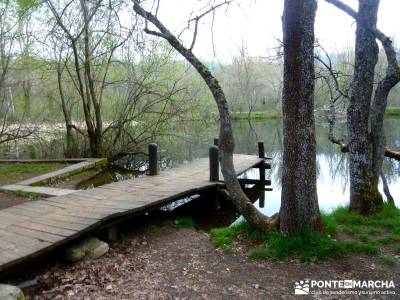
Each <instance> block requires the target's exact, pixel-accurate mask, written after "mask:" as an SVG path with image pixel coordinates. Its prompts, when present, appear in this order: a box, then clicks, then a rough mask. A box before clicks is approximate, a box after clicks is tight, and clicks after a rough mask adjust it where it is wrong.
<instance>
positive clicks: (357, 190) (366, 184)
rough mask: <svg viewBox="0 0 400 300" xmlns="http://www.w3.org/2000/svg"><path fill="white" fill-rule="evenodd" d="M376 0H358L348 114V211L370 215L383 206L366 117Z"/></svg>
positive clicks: (374, 55)
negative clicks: (375, 173)
mask: <svg viewBox="0 0 400 300" xmlns="http://www.w3.org/2000/svg"><path fill="white" fill-rule="evenodd" d="M378 7H379V1H377V0H360V1H359V8H358V17H357V29H356V44H355V63H354V64H355V66H354V74H353V82H352V95H351V97H350V105H349V108H348V111H347V130H348V136H349V163H350V210H352V211H356V212H358V213H361V214H370V213H373V212H375V211H377V210H379V209H380V208H381V207H382V205H383V199H382V195H381V194H380V193H379V191H378V182H377V181H376V177H375V176H374V172H373V168H372V141H371V136H370V134H369V130H368V128H369V116H370V105H371V97H372V92H373V84H374V72H375V65H376V63H377V62H378V52H379V49H378V45H377V43H376V40H375V34H374V30H375V28H376V22H377V13H378Z"/></svg>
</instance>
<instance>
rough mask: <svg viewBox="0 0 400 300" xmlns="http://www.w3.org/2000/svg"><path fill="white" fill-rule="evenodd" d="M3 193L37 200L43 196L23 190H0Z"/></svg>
mask: <svg viewBox="0 0 400 300" xmlns="http://www.w3.org/2000/svg"><path fill="white" fill-rule="evenodd" d="M2 192H3V193H4V194H7V195H10V196H14V197H21V198H28V199H30V200H37V199H40V198H43V196H42V195H41V194H36V193H31V192H23V191H5V190H3V191H2Z"/></svg>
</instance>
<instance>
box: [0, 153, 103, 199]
mask: <svg viewBox="0 0 400 300" xmlns="http://www.w3.org/2000/svg"><path fill="white" fill-rule="evenodd" d="M6 162H7V163H31V164H32V163H51V162H61V163H74V164H71V165H69V166H66V167H64V168H62V169H59V170H56V171H53V172H49V173H46V174H43V175H39V176H36V177H33V178H29V179H26V180H23V181H20V182H17V183H15V184H8V185H3V186H0V190H3V191H20V192H26V193H35V194H39V195H42V196H46V197H48V196H64V195H68V194H72V193H75V192H76V191H75V190H70V189H58V188H51V187H47V186H42V185H43V184H46V183H49V182H51V181H52V180H54V179H58V178H64V177H67V176H71V175H74V174H78V173H81V172H82V171H84V170H89V169H92V168H95V167H97V166H101V165H102V164H105V163H106V162H107V160H106V159H105V158H84V159H58V160H57V159H53V160H29V159H28V160H0V163H6ZM35 185H39V186H35Z"/></svg>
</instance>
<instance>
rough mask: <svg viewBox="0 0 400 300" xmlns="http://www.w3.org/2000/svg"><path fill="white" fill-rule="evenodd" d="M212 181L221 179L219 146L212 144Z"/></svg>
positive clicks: (210, 154)
mask: <svg viewBox="0 0 400 300" xmlns="http://www.w3.org/2000/svg"><path fill="white" fill-rule="evenodd" d="M209 157H210V181H219V162H218V147H217V146H211V147H210V152H209Z"/></svg>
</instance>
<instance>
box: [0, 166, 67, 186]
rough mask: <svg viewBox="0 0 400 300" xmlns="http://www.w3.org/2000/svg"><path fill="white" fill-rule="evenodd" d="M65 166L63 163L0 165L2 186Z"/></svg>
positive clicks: (0, 183) (0, 182)
mask: <svg viewBox="0 0 400 300" xmlns="http://www.w3.org/2000/svg"><path fill="white" fill-rule="evenodd" d="M65 166H66V165H65V164H61V163H0V185H5V184H11V183H16V182H19V181H22V180H24V179H27V178H32V177H34V176H38V175H41V174H45V173H48V172H52V171H55V170H59V169H61V168H64V167H65Z"/></svg>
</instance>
